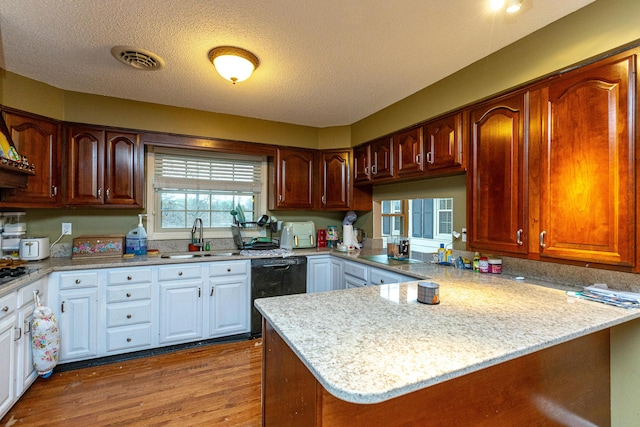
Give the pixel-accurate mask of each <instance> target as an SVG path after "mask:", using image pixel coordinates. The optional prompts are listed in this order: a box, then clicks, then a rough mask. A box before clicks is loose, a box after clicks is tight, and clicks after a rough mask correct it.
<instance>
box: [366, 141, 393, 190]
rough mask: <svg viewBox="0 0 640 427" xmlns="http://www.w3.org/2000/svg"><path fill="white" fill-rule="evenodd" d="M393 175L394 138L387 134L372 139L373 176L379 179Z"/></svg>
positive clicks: (374, 178)
mask: <svg viewBox="0 0 640 427" xmlns="http://www.w3.org/2000/svg"><path fill="white" fill-rule="evenodd" d="M393 176H394V173H393V138H392V137H389V136H387V137H384V138H380V139H376V140H375V141H372V142H371V178H372V179H373V180H377V179H384V178H392V177H393Z"/></svg>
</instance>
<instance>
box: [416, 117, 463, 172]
mask: <svg viewBox="0 0 640 427" xmlns="http://www.w3.org/2000/svg"><path fill="white" fill-rule="evenodd" d="M425 144H426V146H427V148H426V151H427V154H426V159H425V161H426V163H427V164H426V169H428V170H437V169H444V168H460V167H461V166H462V158H463V157H462V113H458V114H453V115H451V116H447V117H443V118H441V119H438V120H435V121H433V122H430V123H427V125H426V126H425Z"/></svg>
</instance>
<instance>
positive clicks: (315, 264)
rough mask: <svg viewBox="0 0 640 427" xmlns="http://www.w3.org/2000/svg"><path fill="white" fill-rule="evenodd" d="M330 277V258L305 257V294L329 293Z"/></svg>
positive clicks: (330, 286)
mask: <svg viewBox="0 0 640 427" xmlns="http://www.w3.org/2000/svg"><path fill="white" fill-rule="evenodd" d="M332 277H333V276H332V275H331V256H312V257H307V293H313V292H325V291H330V290H331V289H332V288H333V287H332V280H331V279H332ZM341 281H342V280H341Z"/></svg>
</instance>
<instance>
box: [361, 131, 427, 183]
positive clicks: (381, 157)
mask: <svg viewBox="0 0 640 427" xmlns="http://www.w3.org/2000/svg"><path fill="white" fill-rule="evenodd" d="M418 148H419V147H418ZM393 163H394V162H393V138H391V137H384V138H380V139H376V140H375V141H373V142H371V178H372V179H373V180H376V179H382V178H391V177H392V176H393Z"/></svg>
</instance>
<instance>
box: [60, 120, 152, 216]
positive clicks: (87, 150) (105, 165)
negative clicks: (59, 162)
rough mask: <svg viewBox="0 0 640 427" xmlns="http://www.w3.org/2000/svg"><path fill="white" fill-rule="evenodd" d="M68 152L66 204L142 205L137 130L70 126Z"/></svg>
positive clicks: (141, 180)
mask: <svg viewBox="0 0 640 427" xmlns="http://www.w3.org/2000/svg"><path fill="white" fill-rule="evenodd" d="M67 156H68V165H67V168H68V172H67V178H68V184H67V199H66V204H67V205H108V206H113V207H116V206H118V207H142V205H143V201H142V187H143V184H142V183H143V177H142V175H143V173H142V166H141V154H140V141H139V138H138V136H137V134H130V133H121V132H116V131H108V132H105V131H104V130H102V129H97V128H80V127H71V128H69V129H68V132H67Z"/></svg>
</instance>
